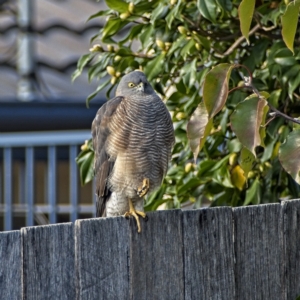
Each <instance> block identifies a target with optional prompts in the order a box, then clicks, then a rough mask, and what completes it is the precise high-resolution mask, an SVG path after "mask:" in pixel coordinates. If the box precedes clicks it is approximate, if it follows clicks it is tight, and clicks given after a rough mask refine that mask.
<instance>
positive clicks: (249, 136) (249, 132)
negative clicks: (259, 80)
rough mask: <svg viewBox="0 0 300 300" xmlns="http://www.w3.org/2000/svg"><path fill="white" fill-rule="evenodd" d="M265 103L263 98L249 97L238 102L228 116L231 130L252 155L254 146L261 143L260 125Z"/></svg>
mask: <svg viewBox="0 0 300 300" xmlns="http://www.w3.org/2000/svg"><path fill="white" fill-rule="evenodd" d="M266 105H267V101H266V100H265V99H263V98H262V99H259V98H258V97H251V99H246V100H244V101H243V102H241V103H239V104H238V105H237V106H236V110H235V111H234V112H233V114H232V115H231V118H230V119H231V127H232V130H233V131H234V133H235V134H236V136H237V138H238V139H239V141H240V142H241V143H242V144H243V145H244V146H245V147H246V148H248V149H249V150H250V151H251V152H252V153H253V154H254V155H255V147H256V146H259V145H261V138H260V126H261V124H262V122H263V117H264V115H265V109H264V108H265V106H266Z"/></svg>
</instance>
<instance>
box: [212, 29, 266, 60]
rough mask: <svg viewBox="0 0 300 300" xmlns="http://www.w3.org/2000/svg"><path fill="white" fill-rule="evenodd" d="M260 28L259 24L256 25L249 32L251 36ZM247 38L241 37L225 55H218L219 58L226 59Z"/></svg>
mask: <svg viewBox="0 0 300 300" xmlns="http://www.w3.org/2000/svg"><path fill="white" fill-rule="evenodd" d="M259 28H261V27H260V25H259V24H256V25H255V26H254V27H253V28H252V29H251V30H250V31H249V36H250V35H252V34H253V33H255V32H256V31H257V30H258V29H259ZM245 39H246V38H245V37H244V36H241V37H239V38H238V39H237V40H236V41H235V42H234V43H233V44H232V46H231V47H229V48H228V49H227V50H226V52H225V53H224V54H221V55H219V54H218V55H216V56H217V57H220V58H224V57H226V56H228V55H229V54H231V53H232V52H233V51H234V50H235V49H236V48H237V47H238V46H239V45H240V44H241V43H242V42H243V41H244V40H245Z"/></svg>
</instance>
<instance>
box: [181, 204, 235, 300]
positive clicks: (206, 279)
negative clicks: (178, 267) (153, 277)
mask: <svg viewBox="0 0 300 300" xmlns="http://www.w3.org/2000/svg"><path fill="white" fill-rule="evenodd" d="M183 233H184V238H183V240H184V263H185V299H186V300H188V299H210V300H213V299H222V300H226V299H228V300H232V299H235V298H234V294H235V283H234V251H233V250H234V249H233V227H232V210H231V208H229V207H222V208H204V209H198V210H187V211H183Z"/></svg>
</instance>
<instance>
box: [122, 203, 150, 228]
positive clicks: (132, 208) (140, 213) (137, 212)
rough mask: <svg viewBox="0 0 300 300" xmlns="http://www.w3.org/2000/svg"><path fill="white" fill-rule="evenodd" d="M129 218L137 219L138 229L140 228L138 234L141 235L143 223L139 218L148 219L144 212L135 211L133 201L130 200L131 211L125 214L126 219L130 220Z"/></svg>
mask: <svg viewBox="0 0 300 300" xmlns="http://www.w3.org/2000/svg"><path fill="white" fill-rule="evenodd" d="M129 216H133V217H134V218H135V220H136V224H137V228H138V233H140V232H141V223H140V219H139V216H141V217H142V218H146V217H147V216H146V214H145V213H144V212H143V211H138V210H135V208H134V207H133V204H132V201H131V199H129V211H127V212H126V213H125V214H124V217H125V218H128V217H129Z"/></svg>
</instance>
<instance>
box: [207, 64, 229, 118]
mask: <svg viewBox="0 0 300 300" xmlns="http://www.w3.org/2000/svg"><path fill="white" fill-rule="evenodd" d="M232 68H233V65H229V64H219V65H217V66H216V67H214V68H213V69H212V70H211V71H209V72H208V73H207V75H206V77H205V80H204V84H203V100H204V104H205V107H206V109H207V112H208V115H209V118H212V117H213V116H215V115H216V114H217V113H218V112H219V111H220V110H221V109H222V108H223V107H224V105H225V102H226V99H227V95H228V81H229V78H230V74H231V70H232Z"/></svg>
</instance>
